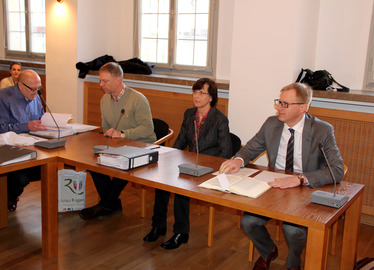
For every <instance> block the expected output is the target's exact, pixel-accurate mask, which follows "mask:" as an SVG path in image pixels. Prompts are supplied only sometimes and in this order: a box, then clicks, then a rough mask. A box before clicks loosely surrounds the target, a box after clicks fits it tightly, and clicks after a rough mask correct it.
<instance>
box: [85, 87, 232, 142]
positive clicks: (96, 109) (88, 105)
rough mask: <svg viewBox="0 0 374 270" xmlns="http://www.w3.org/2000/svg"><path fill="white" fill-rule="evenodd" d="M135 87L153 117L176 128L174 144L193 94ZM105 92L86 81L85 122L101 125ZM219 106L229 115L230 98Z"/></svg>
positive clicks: (219, 103)
mask: <svg viewBox="0 0 374 270" xmlns="http://www.w3.org/2000/svg"><path fill="white" fill-rule="evenodd" d="M135 89H136V90H138V91H139V92H141V93H143V95H145V96H146V97H147V99H148V101H149V103H150V105H151V110H152V117H153V118H160V119H162V120H164V121H166V122H167V123H168V124H169V127H170V128H171V129H173V130H174V138H173V140H172V142H171V145H172V144H173V143H174V141H175V139H176V138H177V137H178V134H179V130H180V126H181V124H182V121H183V114H184V112H185V110H186V109H187V108H191V107H193V103H192V95H191V94H184V93H173V92H166V91H159V90H151V89H143V88H135ZM103 94H104V93H103V91H102V90H101V88H100V86H99V84H98V83H93V82H85V83H84V114H83V121H84V123H85V124H88V125H96V126H101V114H100V99H101V97H102V96H103ZM217 108H218V109H219V110H220V111H221V112H223V113H224V114H225V115H227V113H228V100H227V99H222V98H220V99H219V100H218V104H217Z"/></svg>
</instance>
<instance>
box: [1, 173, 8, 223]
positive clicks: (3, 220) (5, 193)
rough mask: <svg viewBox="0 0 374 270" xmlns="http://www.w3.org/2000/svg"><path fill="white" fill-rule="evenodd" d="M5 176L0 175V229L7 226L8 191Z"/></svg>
mask: <svg viewBox="0 0 374 270" xmlns="http://www.w3.org/2000/svg"><path fill="white" fill-rule="evenodd" d="M7 188H8V185H7V177H6V174H1V175H0V229H2V228H5V227H7V226H8V191H7Z"/></svg>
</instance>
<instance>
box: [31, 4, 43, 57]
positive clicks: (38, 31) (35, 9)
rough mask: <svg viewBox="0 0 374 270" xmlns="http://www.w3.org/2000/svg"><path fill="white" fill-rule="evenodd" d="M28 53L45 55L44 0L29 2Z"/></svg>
mask: <svg viewBox="0 0 374 270" xmlns="http://www.w3.org/2000/svg"><path fill="white" fill-rule="evenodd" d="M29 5H30V10H31V11H30V51H31V52H34V53H45V6H44V0H30V1H29Z"/></svg>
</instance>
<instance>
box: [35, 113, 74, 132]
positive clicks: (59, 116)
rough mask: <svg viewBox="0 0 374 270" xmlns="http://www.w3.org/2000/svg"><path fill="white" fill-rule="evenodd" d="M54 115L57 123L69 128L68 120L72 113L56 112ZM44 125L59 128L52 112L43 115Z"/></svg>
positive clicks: (61, 126)
mask: <svg viewBox="0 0 374 270" xmlns="http://www.w3.org/2000/svg"><path fill="white" fill-rule="evenodd" d="M53 117H54V118H55V120H56V122H57V125H58V126H59V127H60V128H67V127H68V121H69V120H71V119H72V117H73V116H72V115H71V114H66V113H54V114H53ZM41 120H42V125H45V126H46V127H47V128H57V127H56V124H55V121H53V118H52V116H51V114H50V113H45V114H44V115H43V116H42V119H41Z"/></svg>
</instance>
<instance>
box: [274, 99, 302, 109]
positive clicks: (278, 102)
mask: <svg viewBox="0 0 374 270" xmlns="http://www.w3.org/2000/svg"><path fill="white" fill-rule="evenodd" d="M274 104H275V106H278V105H281V106H282V108H288V106H290V105H302V104H305V103H288V102H285V101H281V100H279V99H274Z"/></svg>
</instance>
